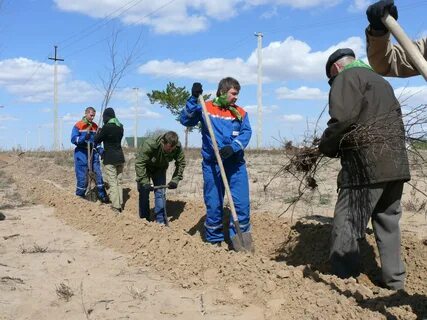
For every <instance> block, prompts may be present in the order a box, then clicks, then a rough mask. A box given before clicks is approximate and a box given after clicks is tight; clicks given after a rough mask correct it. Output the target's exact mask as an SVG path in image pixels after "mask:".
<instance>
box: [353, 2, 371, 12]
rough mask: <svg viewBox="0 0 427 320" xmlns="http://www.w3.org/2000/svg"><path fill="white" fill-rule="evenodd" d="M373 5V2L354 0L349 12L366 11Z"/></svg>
mask: <svg viewBox="0 0 427 320" xmlns="http://www.w3.org/2000/svg"><path fill="white" fill-rule="evenodd" d="M371 3H372V1H370V0H354V1H353V3H352V4H351V5H350V7H349V11H353V12H359V11H363V10H366V9H367V8H368V6H369V5H370V4H371Z"/></svg>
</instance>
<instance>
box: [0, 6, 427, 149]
mask: <svg viewBox="0 0 427 320" xmlns="http://www.w3.org/2000/svg"><path fill="white" fill-rule="evenodd" d="M372 2H373V1H366V0H351V1H345V0H157V1H147V0H73V1H70V0H3V1H0V3H1V6H0V99H1V100H0V150H8V149H12V148H21V149H23V150H35V149H40V148H41V149H44V150H51V149H52V147H53V132H54V126H53V123H54V112H53V110H54V61H53V60H50V59H49V58H52V57H54V46H58V58H61V59H64V61H58V62H57V81H58V119H57V125H58V131H59V134H60V142H61V146H62V148H63V149H70V148H72V147H73V146H72V144H71V142H70V134H71V130H72V127H73V125H74V124H75V123H76V122H77V121H78V120H79V119H81V117H82V116H83V115H84V109H85V108H86V107H88V106H93V107H94V108H95V109H97V110H98V111H99V110H100V108H101V106H102V101H103V97H104V94H105V90H104V89H103V83H104V82H105V81H107V80H108V79H109V72H111V68H112V64H111V58H110V50H109V48H110V47H109V45H110V44H111V43H112V39H113V38H114V35H116V39H117V40H116V42H115V43H116V62H117V64H118V65H120V64H121V61H122V60H123V59H124V57H126V56H128V55H129V52H131V50H132V48H135V50H134V51H133V52H134V54H133V56H132V57H133V58H134V59H133V60H132V64H131V65H130V66H129V68H128V69H126V71H125V72H124V74H123V78H122V79H121V80H120V82H119V83H118V86H117V88H116V90H115V91H114V95H113V97H112V99H111V101H110V103H109V106H110V107H112V108H114V109H115V110H116V115H117V117H118V118H119V120H120V121H121V122H122V123H123V124H124V127H125V136H133V135H134V128H135V117H136V116H137V119H138V125H137V128H138V135H139V136H142V135H145V134H148V133H152V132H154V131H157V130H174V131H176V132H177V133H178V134H179V136H180V139H181V141H183V139H184V127H183V126H182V125H180V124H179V123H178V122H177V121H176V120H175V118H174V117H173V116H172V115H171V113H170V112H169V110H167V109H165V108H162V107H161V106H159V105H156V104H151V103H150V101H149V100H148V98H147V93H150V92H151V91H152V90H164V89H165V88H166V85H167V84H168V83H169V82H173V83H174V84H175V85H176V86H178V87H185V88H186V89H187V90H190V89H191V86H192V83H193V82H201V83H202V85H203V89H204V93H212V94H213V93H215V92H216V89H217V85H218V82H219V81H220V80H221V79H222V78H224V77H227V76H231V77H234V78H236V79H237V80H238V81H239V82H240V84H241V86H242V88H241V90H240V94H239V100H238V102H237V104H238V105H240V106H242V107H244V108H245V109H246V110H247V111H248V114H249V119H250V122H251V126H252V130H253V135H252V139H251V142H250V147H251V148H255V147H257V145H259V146H260V147H263V148H271V147H280V146H281V145H282V143H283V142H284V141H288V140H292V141H293V142H294V144H298V143H300V142H301V141H303V140H304V137H307V136H311V135H312V134H313V132H314V131H315V130H317V131H318V132H321V131H322V130H323V129H324V128H325V126H326V122H327V121H328V114H327V112H325V113H322V110H324V108H325V106H327V99H328V91H329V85H328V84H327V78H326V75H325V63H326V60H327V58H328V56H329V55H330V54H331V53H332V52H333V51H335V50H336V49H338V48H340V47H349V48H352V49H353V50H354V51H355V53H356V55H357V56H358V58H361V59H363V60H365V61H366V45H365V34H364V30H365V28H366V26H367V19H366V14H365V11H366V8H367V7H368V5H369V4H370V3H372ZM395 3H396V5H397V7H398V10H399V19H398V22H399V23H400V25H401V26H402V27H403V28H404V30H405V31H406V33H407V34H408V35H409V36H410V37H411V38H414V39H415V38H419V37H423V36H426V35H427V21H426V19H425V12H426V10H427V1H416V0H406V1H398V0H396V1H395ZM258 32H260V33H262V34H263V37H262V51H261V54H262V117H261V118H260V117H259V116H258V112H257V103H258V100H257V99H258V97H257V88H258V58H257V46H258V38H257V37H256V36H255V33H258ZM387 80H389V81H390V83H391V84H392V86H393V88H394V89H395V93H396V95H397V96H398V97H399V99H400V100H401V101H405V105H404V106H403V108H404V110H410V109H411V108H414V107H416V106H419V105H420V104H423V103H426V100H427V99H426V98H427V86H426V84H425V81H424V79H423V78H422V77H421V76H418V77H412V78H408V79H393V78H387ZM135 88H138V89H135ZM135 115H136V116H135ZM320 115H323V116H321V117H320ZM95 119H96V122H98V123H99V122H100V121H99V120H100V112H98V113H97V115H96V118H95ZM258 137H259V140H258ZM189 144H190V146H194V147H199V146H200V145H201V137H200V133H198V132H197V131H195V132H193V133H191V134H190V137H189Z"/></svg>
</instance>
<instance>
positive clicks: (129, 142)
mask: <svg viewBox="0 0 427 320" xmlns="http://www.w3.org/2000/svg"><path fill="white" fill-rule="evenodd" d="M145 139H147V137H138V138H137V146H138V147H140V146H142V144H143V143H144V141H145ZM133 146H134V138H133V137H125V139H124V140H123V147H125V148H133Z"/></svg>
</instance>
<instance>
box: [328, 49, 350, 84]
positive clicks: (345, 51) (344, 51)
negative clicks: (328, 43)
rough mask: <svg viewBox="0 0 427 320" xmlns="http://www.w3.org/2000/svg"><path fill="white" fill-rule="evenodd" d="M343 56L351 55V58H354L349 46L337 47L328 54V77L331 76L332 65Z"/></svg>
mask: <svg viewBox="0 0 427 320" xmlns="http://www.w3.org/2000/svg"><path fill="white" fill-rule="evenodd" d="M345 56H351V57H353V58H356V55H355V54H354V51H353V50H351V49H350V48H343V49H338V50H336V51H335V52H334V53H332V54H331V55H330V56H329V58H328V61H327V62H326V75H327V76H328V79H329V78H331V67H332V65H333V64H334V63H335V62H337V61H338V60H339V59H341V58H342V57H345Z"/></svg>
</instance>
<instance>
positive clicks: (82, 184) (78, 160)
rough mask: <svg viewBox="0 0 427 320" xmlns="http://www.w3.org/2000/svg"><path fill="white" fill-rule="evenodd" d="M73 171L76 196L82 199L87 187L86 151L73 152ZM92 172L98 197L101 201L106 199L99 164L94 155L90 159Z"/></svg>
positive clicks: (96, 156) (96, 155)
mask: <svg viewBox="0 0 427 320" xmlns="http://www.w3.org/2000/svg"><path fill="white" fill-rule="evenodd" d="M74 169H75V172H76V180H77V188H76V195H78V196H80V197H84V196H85V194H86V189H87V185H88V181H87V173H88V159H87V150H86V149H75V150H74ZM92 170H93V172H94V173H95V180H96V188H97V190H98V196H99V197H100V198H101V199H105V198H106V194H105V188H104V181H103V179H102V172H101V164H100V162H99V156H98V154H97V153H94V155H93V157H92Z"/></svg>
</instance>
